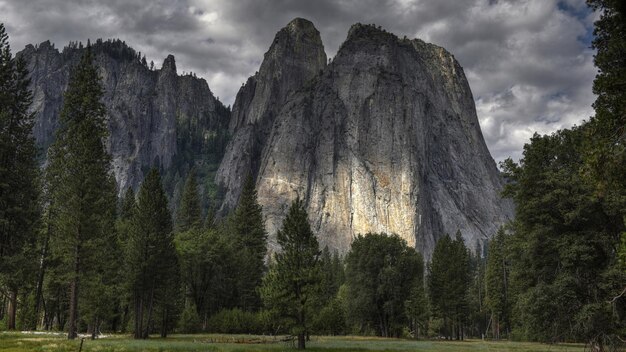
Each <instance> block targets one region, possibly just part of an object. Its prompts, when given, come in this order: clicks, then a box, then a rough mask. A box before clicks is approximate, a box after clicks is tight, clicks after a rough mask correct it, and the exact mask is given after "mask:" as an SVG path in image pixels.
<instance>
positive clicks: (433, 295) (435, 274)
mask: <svg viewBox="0 0 626 352" xmlns="http://www.w3.org/2000/svg"><path fill="white" fill-rule="evenodd" d="M469 264H470V263H469V254H468V251H467V247H465V243H464V242H463V239H462V238H461V235H460V233H457V236H456V238H455V239H454V240H452V239H451V238H450V236H448V235H446V236H444V237H443V238H442V239H440V240H439V241H438V242H437V244H436V245H435V250H434V251H433V257H432V259H431V262H430V265H429V267H428V272H429V274H428V292H429V297H430V300H431V304H432V307H433V310H434V312H433V313H435V315H436V316H438V317H439V318H441V319H443V329H444V330H443V334H444V335H445V336H446V337H447V338H453V337H456V339H462V338H463V324H464V318H465V317H466V315H467V292H468V289H469V283H470V275H469V274H470V272H469Z"/></svg>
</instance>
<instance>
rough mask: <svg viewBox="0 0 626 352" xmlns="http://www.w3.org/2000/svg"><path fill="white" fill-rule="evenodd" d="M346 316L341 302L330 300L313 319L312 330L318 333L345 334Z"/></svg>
mask: <svg viewBox="0 0 626 352" xmlns="http://www.w3.org/2000/svg"><path fill="white" fill-rule="evenodd" d="M346 330H347V327H346V318H345V313H344V311H343V307H342V305H341V302H340V301H339V300H338V299H333V300H332V301H330V302H329V303H328V304H327V305H326V306H325V307H324V308H322V310H320V312H319V314H317V316H316V317H315V319H314V320H313V332H314V333H315V334H319V335H333V336H335V335H345V334H346Z"/></svg>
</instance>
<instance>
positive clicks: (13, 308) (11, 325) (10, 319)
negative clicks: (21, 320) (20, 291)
mask: <svg viewBox="0 0 626 352" xmlns="http://www.w3.org/2000/svg"><path fill="white" fill-rule="evenodd" d="M16 313H17V289H14V290H11V292H9V309H8V311H7V315H8V316H7V329H9V330H15V316H16Z"/></svg>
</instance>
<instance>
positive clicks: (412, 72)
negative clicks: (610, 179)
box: [217, 20, 513, 257]
mask: <svg viewBox="0 0 626 352" xmlns="http://www.w3.org/2000/svg"><path fill="white" fill-rule="evenodd" d="M295 38H301V39H300V40H301V41H302V43H300V45H298V42H297V41H295V40H294V39H295ZM283 48H287V49H283ZM278 49H281V50H278ZM298 49H300V50H298ZM325 61H326V60H325V55H324V54H323V46H322V44H321V41H320V40H319V36H318V35H317V31H316V30H315V29H314V28H313V26H312V24H310V22H306V21H304V20H295V21H294V22H292V23H290V24H289V25H288V26H287V27H286V28H284V29H283V30H281V31H280V32H279V33H278V34H277V35H276V39H275V40H274V43H273V44H272V47H271V48H270V50H269V51H268V53H267V54H266V55H265V60H264V61H263V64H262V65H261V69H260V71H259V73H257V74H256V75H255V76H253V77H251V78H250V79H249V80H248V82H247V83H246V85H245V86H244V87H242V89H241V91H240V92H239V94H238V96H237V101H236V102H235V105H234V108H233V120H232V121H231V129H232V131H233V135H234V138H233V140H231V142H230V144H229V146H228V148H227V151H226V154H225V155H226V157H225V158H224V159H223V161H222V164H221V165H220V169H219V170H220V171H219V173H218V177H217V181H218V182H219V183H221V184H222V185H223V186H224V187H225V189H226V202H225V203H224V208H226V209H228V208H230V207H232V205H233V204H235V201H236V199H237V197H238V194H239V192H240V183H241V180H242V179H243V177H245V175H246V174H247V173H251V174H253V175H254V177H255V179H256V185H257V190H258V195H259V201H260V203H261V205H262V206H263V212H264V215H265V216H266V219H267V222H266V227H267V230H268V232H269V233H270V245H271V246H275V245H276V243H275V238H274V237H273V236H274V234H275V232H276V230H277V229H278V228H279V227H280V224H281V222H282V220H283V218H284V216H285V214H286V211H287V208H288V207H289V205H290V203H291V201H292V200H293V199H294V198H296V197H301V198H303V199H304V200H305V202H306V206H307V209H308V213H309V220H310V222H311V224H312V227H313V229H314V231H315V232H316V233H317V235H318V238H319V240H320V241H321V243H322V245H328V246H329V247H331V248H337V249H339V250H341V251H346V250H347V249H348V248H349V245H350V243H351V241H352V239H353V237H354V236H355V235H357V234H364V233H367V232H387V233H397V234H398V235H400V236H401V237H402V238H404V239H405V240H406V241H407V242H408V243H409V244H410V245H414V246H416V247H417V248H418V249H419V250H421V251H422V252H423V253H424V254H425V255H426V256H427V257H429V256H430V254H431V253H432V250H433V248H434V244H435V242H436V241H437V239H438V238H440V237H441V236H444V235H445V234H450V235H454V234H455V233H456V232H457V231H460V232H461V233H462V235H463V237H464V239H465V240H466V242H467V244H468V245H469V246H470V247H472V248H475V246H476V244H478V245H480V244H482V242H483V241H484V240H486V239H488V238H489V237H490V236H491V235H493V234H494V233H495V232H496V230H497V228H498V227H499V226H500V225H501V224H503V223H504V222H505V221H507V220H508V219H510V218H511V217H512V215H513V206H512V204H511V203H510V202H509V201H507V200H503V199H501V197H500V191H501V188H502V185H503V181H502V179H501V177H500V175H499V172H498V170H497V168H496V165H495V163H494V161H493V159H492V157H491V155H490V154H489V151H488V149H487V147H486V145H485V142H484V139H483V137H482V133H481V130H480V126H479V124H478V119H477V116H476V110H475V106H474V100H473V97H472V93H471V91H470V87H469V85H468V83H467V80H466V78H465V75H464V73H463V69H462V68H461V66H460V65H459V63H458V62H457V61H456V60H455V59H454V57H453V56H452V55H451V54H450V53H448V52H447V51H446V50H444V49H443V48H441V47H438V46H435V45H432V44H428V43H425V42H423V41H421V40H418V39H415V40H408V39H400V38H398V37H396V36H395V35H393V34H391V33H387V32H385V31H384V30H381V29H379V28H376V27H374V26H370V25H361V24H356V25H354V26H352V28H351V29H350V31H349V33H348V37H347V39H346V41H345V42H344V43H343V44H342V46H341V47H340V49H339V51H338V53H337V55H336V57H335V58H334V59H333V61H332V63H330V64H328V65H325ZM294 63H295V64H294ZM300 63H306V65H301V64H300ZM306 68H309V69H308V70H307V69H306ZM286 72H288V73H289V74H288V75H287V76H285V73H286ZM279 82H282V83H281V84H279ZM285 86H289V87H290V89H289V90H288V91H285V90H283V87H285Z"/></svg>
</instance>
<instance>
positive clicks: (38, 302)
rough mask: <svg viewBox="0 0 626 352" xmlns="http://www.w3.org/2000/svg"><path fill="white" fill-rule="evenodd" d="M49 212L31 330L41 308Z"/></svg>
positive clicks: (48, 235)
mask: <svg viewBox="0 0 626 352" xmlns="http://www.w3.org/2000/svg"><path fill="white" fill-rule="evenodd" d="M50 223H51V221H50V212H49V211H48V229H47V230H46V238H45V240H44V242H43V248H42V249H41V259H40V261H39V275H38V277H37V290H36V291H35V319H34V320H33V321H34V324H35V326H31V328H32V329H33V330H37V317H39V311H40V310H41V300H42V297H41V296H42V292H43V280H44V275H45V272H46V257H47V256H48V243H49V241H50V232H51V231H52V225H51V224H50Z"/></svg>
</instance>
